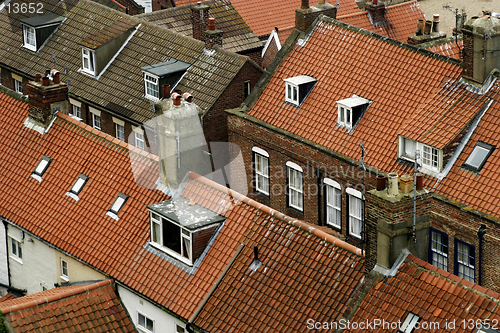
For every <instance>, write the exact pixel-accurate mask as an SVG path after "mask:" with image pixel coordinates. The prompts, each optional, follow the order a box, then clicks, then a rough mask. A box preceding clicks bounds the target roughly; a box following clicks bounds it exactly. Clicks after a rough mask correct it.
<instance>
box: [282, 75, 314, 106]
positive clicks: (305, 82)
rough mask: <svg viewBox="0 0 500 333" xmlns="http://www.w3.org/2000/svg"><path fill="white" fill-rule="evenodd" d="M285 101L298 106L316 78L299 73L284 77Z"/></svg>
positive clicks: (312, 86)
mask: <svg viewBox="0 0 500 333" xmlns="http://www.w3.org/2000/svg"><path fill="white" fill-rule="evenodd" d="M284 81H285V84H286V85H285V101H286V102H288V103H290V104H292V105H295V106H300V105H301V104H302V103H303V102H304V100H305V98H306V97H307V95H309V93H310V92H311V90H312V88H314V85H315V84H316V82H318V80H317V79H316V78H314V77H312V76H309V75H299V76H294V77H291V78H288V79H285V80H284Z"/></svg>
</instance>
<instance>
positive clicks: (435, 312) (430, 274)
mask: <svg viewBox="0 0 500 333" xmlns="http://www.w3.org/2000/svg"><path fill="white" fill-rule="evenodd" d="M499 298H500V294H498V293H496V292H493V291H491V290H487V289H485V288H483V287H481V286H479V285H477V284H474V283H472V282H469V281H467V280H465V279H462V278H459V277H457V276H455V275H453V274H450V273H448V272H446V271H444V270H442V269H439V268H436V267H434V266H432V265H430V264H429V263H426V262H424V261H422V260H420V259H418V258H416V257H415V256H413V255H409V256H408V257H407V259H406V260H405V261H404V263H403V264H402V265H401V267H400V268H399V270H398V271H397V273H396V275H395V276H394V277H388V278H386V279H385V280H383V281H380V282H378V283H377V284H375V285H374V286H373V287H372V288H370V290H369V291H368V294H367V295H366V296H365V297H364V299H363V301H362V302H361V304H360V306H359V308H358V309H357V311H356V313H355V314H354V317H353V318H352V319H350V321H351V323H360V322H372V323H373V322H374V320H375V319H379V320H385V321H386V322H388V323H397V322H398V321H401V323H402V322H403V321H404V320H405V319H406V316H407V315H408V313H409V312H411V313H413V314H416V315H418V316H419V317H420V318H421V319H420V325H421V328H417V329H415V330H414V331H413V332H415V333H419V332H429V331H432V332H476V330H475V329H474V328H475V327H476V326H475V325H473V326H475V327H474V328H471V327H470V326H468V325H469V324H470V322H469V320H471V321H472V320H473V321H474V323H475V322H476V320H478V322H483V320H484V319H489V321H490V323H495V322H498V321H499V320H500V306H499V305H500V304H499V303H500V300H499ZM453 321H455V324H456V327H455V328H454V329H451V328H446V323H447V322H448V323H450V322H453ZM463 321H465V322H463ZM424 323H427V324H429V323H436V324H438V325H439V329H437V327H435V328H436V329H424V325H425V324H424ZM464 324H465V325H466V326H465V327H464ZM495 326H496V325H495ZM477 327H478V326H477ZM358 331H359V330H355V329H353V328H351V329H347V330H345V331H344V332H358ZM369 331H370V332H387V331H388V329H384V328H382V327H381V326H379V327H376V328H374V329H371V330H369ZM393 331H396V330H393Z"/></svg>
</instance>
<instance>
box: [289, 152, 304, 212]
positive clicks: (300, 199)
mask: <svg viewBox="0 0 500 333" xmlns="http://www.w3.org/2000/svg"><path fill="white" fill-rule="evenodd" d="M286 173H287V185H288V186H287V187H288V206H289V207H292V208H295V209H297V210H299V211H301V212H303V211H304V171H303V170H302V168H301V167H300V166H298V165H297V164H295V163H293V162H290V161H288V162H286ZM292 177H297V180H299V184H293V185H292V179H293V178H292ZM296 185H300V186H296ZM294 194H295V195H294ZM294 196H296V198H297V200H295V199H294Z"/></svg>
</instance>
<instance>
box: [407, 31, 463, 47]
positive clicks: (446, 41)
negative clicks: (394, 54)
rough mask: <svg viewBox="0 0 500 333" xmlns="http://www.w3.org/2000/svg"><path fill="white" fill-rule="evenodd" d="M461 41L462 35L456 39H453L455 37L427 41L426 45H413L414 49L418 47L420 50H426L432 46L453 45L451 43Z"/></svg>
mask: <svg viewBox="0 0 500 333" xmlns="http://www.w3.org/2000/svg"><path fill="white" fill-rule="evenodd" d="M463 39H464V35H463V34H460V35H458V37H457V38H455V36H450V37H446V38H440V39H436V40H432V41H429V42H426V43H422V44H417V45H415V47H418V48H421V49H428V48H431V47H434V46H440V45H445V44H449V43H453V42H455V40H457V41H458V40H463Z"/></svg>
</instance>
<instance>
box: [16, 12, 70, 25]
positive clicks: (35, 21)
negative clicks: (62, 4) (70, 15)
mask: <svg viewBox="0 0 500 333" xmlns="http://www.w3.org/2000/svg"><path fill="white" fill-rule="evenodd" d="M64 19H65V17H64V16H60V15H57V14H54V13H52V12H49V13H48V14H45V15H42V16H35V17H30V18H25V19H22V20H19V21H21V23H23V24H26V25H29V26H30V27H33V28H37V27H41V26H44V25H53V24H59V23H61V22H62V21H64Z"/></svg>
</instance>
